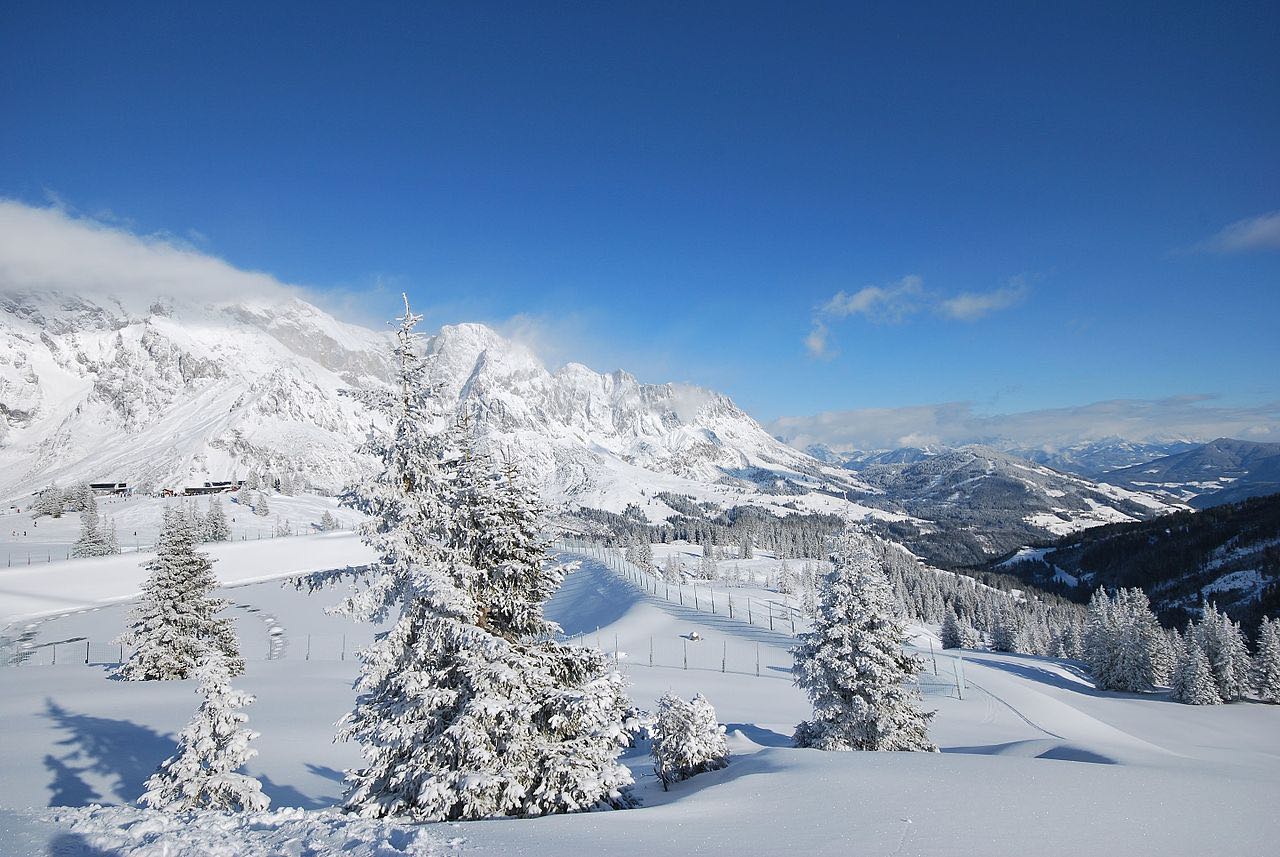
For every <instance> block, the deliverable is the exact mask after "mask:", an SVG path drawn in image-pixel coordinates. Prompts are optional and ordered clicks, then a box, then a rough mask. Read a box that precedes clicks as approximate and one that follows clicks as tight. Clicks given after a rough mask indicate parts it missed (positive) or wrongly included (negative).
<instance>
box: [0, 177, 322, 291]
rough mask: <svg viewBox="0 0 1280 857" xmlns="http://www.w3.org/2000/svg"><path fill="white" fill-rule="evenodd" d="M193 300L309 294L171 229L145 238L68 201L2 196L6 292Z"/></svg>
mask: <svg viewBox="0 0 1280 857" xmlns="http://www.w3.org/2000/svg"><path fill="white" fill-rule="evenodd" d="M19 290H47V291H61V292H68V293H71V294H77V295H99V296H114V297H119V298H122V299H126V300H127V299H129V298H142V299H146V300H150V299H153V298H154V297H156V296H158V295H168V296H172V297H180V298H189V299H192V300H198V301H199V300H209V301H226V300H236V299H241V298H250V297H252V298H258V299H266V300H283V299H287V298H290V297H302V298H306V297H307V295H306V293H305V292H304V290H303V289H301V288H299V287H297V286H292V285H289V284H287V283H283V282H281V281H280V280H278V279H276V278H275V277H273V276H272V275H270V274H266V273H262V272H259V271H245V270H242V269H240V268H236V267H235V266H233V265H231V264H229V263H227V262H224V261H223V260H221V259H218V258H217V257H215V256H211V255H209V254H207V253H204V252H201V251H199V250H197V249H194V248H193V247H191V246H190V245H188V244H186V243H184V242H182V241H181V240H178V239H175V238H174V237H173V236H171V235H159V236H145V235H138V234H135V233H133V232H130V231H127V230H125V229H123V228H121V227H118V226H114V225H111V224H107V223H103V222H101V221H98V220H93V219H90V218H86V217H77V216H75V215H73V214H71V213H69V212H68V211H67V210H66V209H65V208H63V207H61V206H50V207H47V208H41V207H36V206H30V205H26V204H24V203H21V202H17V201H15V200H6V199H0V291H19Z"/></svg>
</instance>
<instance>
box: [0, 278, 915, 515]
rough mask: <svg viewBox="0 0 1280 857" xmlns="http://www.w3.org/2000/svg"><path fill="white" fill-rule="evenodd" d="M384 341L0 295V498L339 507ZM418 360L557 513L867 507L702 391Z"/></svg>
mask: <svg viewBox="0 0 1280 857" xmlns="http://www.w3.org/2000/svg"><path fill="white" fill-rule="evenodd" d="M387 342H388V340H387V337H386V334H383V333H376V332H374V331H371V330H368V329H366V328H363V327H358V326H355V325H350V324H345V323H342V322H339V321H337V320H336V319H334V318H333V317H332V316H330V315H328V314H327V313H324V312H323V311H321V310H319V309H317V308H316V307H314V306H312V305H311V304H309V303H307V302H305V301H303V300H300V299H298V298H296V297H287V298H280V297H277V298H276V299H274V300H268V299H263V300H260V301H235V302H227V303H194V302H190V301H182V300H179V299H173V298H163V299H160V300H156V301H150V302H132V303H131V302H130V301H128V300H123V301H122V300H119V299H115V298H112V299H95V300H91V299H86V298H81V297H74V296H69V295H61V294H56V293H52V292H32V291H27V292H8V293H0V416H2V417H3V419H2V420H0V470H2V472H3V476H0V496H3V497H5V498H8V499H11V500H12V499H17V498H19V497H22V496H25V495H29V494H30V492H32V491H34V490H37V489H39V488H41V487H44V486H45V485H48V484H51V483H55V482H60V483H62V484H67V483H69V482H72V481H78V480H81V479H87V480H91V481H127V482H129V483H131V484H134V485H138V486H140V487H143V488H163V487H173V488H181V487H184V486H186V485H191V484H200V483H201V482H204V481H206V480H221V479H229V478H232V476H233V475H235V474H237V473H238V474H240V475H242V476H243V475H245V474H246V473H247V472H248V471H249V470H251V469H252V470H257V471H259V472H270V473H273V474H275V475H276V476H283V475H284V474H286V473H291V474H294V476H295V478H296V479H297V480H298V481H301V482H304V483H306V484H309V485H312V486H315V487H317V488H320V489H325V490H336V489H338V488H339V487H341V485H342V484H344V483H345V482H347V481H348V480H350V479H351V478H352V477H353V476H354V475H356V473H358V472H359V470H360V469H361V468H362V467H363V466H365V464H364V463H363V462H361V460H360V459H359V458H358V457H357V456H356V455H355V454H354V453H353V451H352V450H353V449H354V447H355V445H356V443H357V442H358V441H359V439H360V438H361V437H362V436H363V434H364V431H365V429H366V427H367V426H368V424H369V420H370V416H369V414H368V413H366V412H364V411H363V409H362V408H361V407H360V406H359V405H358V404H356V403H355V402H354V401H352V400H351V399H349V398H347V397H343V396H339V394H338V391H339V390H341V389H343V388H348V387H357V388H362V387H369V386H372V385H379V384H382V383H385V381H384V379H385V378H386V377H387V363H386V360H387V357H386V346H387ZM425 348H426V351H427V352H428V353H429V354H430V355H431V356H432V358H433V359H432V360H430V361H429V366H430V367H431V368H430V370H429V371H431V372H432V373H433V377H432V381H433V382H435V383H436V384H438V385H439V386H440V388H441V389H442V390H443V392H444V395H445V396H446V397H447V398H448V399H449V402H448V404H450V405H451V406H458V405H461V404H465V405H466V408H467V410H468V411H470V412H471V413H472V414H473V415H474V416H475V418H476V420H477V422H478V424H479V426H480V428H481V429H482V430H483V432H484V436H485V437H486V439H487V441H488V442H489V443H490V445H491V446H493V447H494V449H495V450H497V451H499V452H502V451H504V450H507V449H510V450H515V451H518V452H519V454H520V456H521V457H522V458H523V459H525V460H527V461H528V462H529V463H531V464H532V466H533V469H534V471H535V474H536V475H537V477H538V478H539V479H540V480H541V482H542V486H543V487H544V489H545V490H546V493H547V494H548V497H549V499H551V500H553V501H556V502H561V501H563V502H571V503H580V504H583V505H588V506H592V507H596V508H604V509H608V510H611V511H618V512H621V511H623V510H624V509H625V508H626V506H627V505H628V504H632V503H634V504H636V505H640V506H642V507H645V511H646V512H647V513H648V514H649V515H650V516H651V517H652V518H653V519H654V520H661V519H662V517H665V514H668V512H666V511H665V508H664V507H663V506H662V504H661V503H660V502H655V501H654V500H653V499H652V498H653V495H654V494H657V493H659V492H663V491H670V492H674V493H682V494H690V495H693V496H695V497H698V498H699V499H709V500H715V501H717V502H721V503H723V504H724V505H733V504H736V503H741V502H743V501H744V499H746V498H748V497H752V498H754V502H757V503H758V504H762V505H777V506H779V507H781V506H782V504H785V503H791V504H794V505H795V506H797V507H801V508H809V509H823V510H828V511H833V510H836V509H838V508H845V509H847V508H850V504H846V503H844V502H843V501H842V500H838V499H836V497H835V496H834V495H835V494H837V493H840V492H845V491H853V492H856V493H874V491H872V490H870V489H867V488H866V486H864V485H862V484H860V483H858V482H857V481H856V479H855V478H854V477H853V475H852V474H849V473H847V472H846V471H843V470H841V469H839V468H833V467H829V466H826V465H824V464H822V463H820V462H818V461H815V460H814V459H812V458H810V457H808V456H806V455H804V454H803V453H801V452H798V451H797V450H794V449H792V448H791V447H788V446H786V445H785V444H782V443H780V442H778V441H776V440H775V439H774V438H772V437H770V436H769V434H768V433H767V432H765V431H764V429H762V428H761V427H760V425H759V424H758V423H756V421H755V420H753V419H752V418H751V417H749V416H748V415H746V414H745V413H743V412H742V411H741V410H740V409H739V408H738V407H737V406H736V405H734V404H733V402H732V401H730V400H729V399H728V398H727V397H725V396H722V395H720V394H717V393H713V392H711V391H708V390H704V389H701V388H698V387H693V386H689V385H682V384H661V385H652V384H642V383H640V382H639V381H637V380H636V379H635V378H634V377H632V376H631V375H628V374H627V373H625V372H621V371H619V372H613V373H610V374H600V373H596V372H593V371H592V370H590V369H588V368H586V367H585V366H582V365H580V364H569V365H567V366H565V367H564V368H562V369H560V370H559V371H557V372H554V373H552V372H549V371H547V369H546V368H545V367H544V366H543V365H542V364H541V362H539V360H538V359H537V358H536V357H535V356H534V355H533V353H532V352H530V351H529V350H528V349H527V348H525V347H523V346H521V345H519V344H517V343H515V342H512V341H510V340H507V339H505V338H503V337H502V336H500V335H498V334H497V333H496V332H494V331H493V330H491V329H489V328H487V327H484V326H483V325H478V324H463V325H457V326H448V327H445V328H443V329H441V330H440V332H439V333H438V334H436V335H435V336H433V337H430V338H429V339H427V340H426V342H425ZM815 489H825V490H826V492H827V493H815ZM771 498H773V499H771ZM854 508H855V510H856V509H857V507H856V505H855V506H854ZM862 511H866V510H865V509H863V510H862ZM888 516H889V517H893V516H892V515H888Z"/></svg>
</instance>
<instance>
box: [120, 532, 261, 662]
mask: <svg viewBox="0 0 1280 857" xmlns="http://www.w3.org/2000/svg"><path fill="white" fill-rule="evenodd" d="M197 543H198V539H197V537H196V534H195V532H194V529H193V525H192V523H191V519H190V518H188V517H187V515H185V514H184V513H183V511H182V510H181V509H176V508H169V509H166V510H165V512H164V524H163V526H162V527H161V529H160V536H159V539H158V542H157V544H156V556H155V558H154V559H152V560H150V561H149V562H147V563H144V564H143V568H145V569H147V570H148V571H149V572H151V574H150V575H149V576H148V577H147V580H146V582H145V583H144V584H143V586H142V598H141V599H140V600H139V602H138V605H137V606H136V607H135V608H134V610H133V612H132V613H131V614H130V617H129V618H130V627H129V628H128V629H127V630H126V631H125V632H124V634H122V635H121V636H120V638H119V642H121V643H123V644H125V645H127V646H132V647H134V650H133V653H132V654H131V655H130V656H129V659H128V660H127V661H126V662H125V663H124V664H123V665H122V666H121V667H120V670H119V672H118V675H119V676H120V677H121V678H123V679H126V680H129V681H154V680H165V679H182V678H190V677H191V675H193V674H194V672H195V669H196V667H197V666H199V665H200V663H201V661H202V660H203V659H204V658H205V657H207V656H208V654H209V652H210V651H211V650H214V649H216V650H217V651H218V652H219V653H220V654H221V655H222V656H223V658H224V659H225V665H226V668H227V669H228V670H230V671H231V672H232V673H233V674H235V675H238V674H240V673H242V672H244V660H243V659H242V658H241V657H240V651H239V647H238V644H237V643H236V636H235V632H234V630H233V629H232V627H231V620H230V619H228V618H226V617H223V616H219V615H218V614H219V613H220V612H221V611H222V609H223V608H224V607H226V606H227V604H228V602H226V601H224V600H222V599H220V598H214V597H212V595H211V593H212V592H213V589H214V586H215V585H216V581H215V580H214V577H213V563H212V562H211V561H210V560H209V557H208V556H207V555H205V554H204V553H202V552H201V551H199V550H197V549H196V545H197Z"/></svg>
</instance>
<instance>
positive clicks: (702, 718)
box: [650, 692, 729, 790]
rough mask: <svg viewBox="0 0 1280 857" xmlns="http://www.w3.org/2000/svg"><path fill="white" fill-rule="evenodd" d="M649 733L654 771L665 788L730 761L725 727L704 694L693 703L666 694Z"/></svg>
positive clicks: (716, 768)
mask: <svg viewBox="0 0 1280 857" xmlns="http://www.w3.org/2000/svg"><path fill="white" fill-rule="evenodd" d="M650 732H651V735H652V737H653V751H652V752H653V770H654V773H656V774H657V775H658V779H660V780H662V788H663V789H664V790H665V789H667V788H668V787H669V786H670V785H671V784H672V783H674V782H679V781H680V780H687V779H688V778H689V777H692V776H694V775H695V774H700V773H702V772H703V771H715V770H719V769H720V768H723V767H725V766H726V765H728V764H729V748H728V746H727V745H726V744H725V740H724V727H723V726H721V725H720V724H719V723H717V722H716V710H715V708H713V707H712V706H711V703H710V702H708V701H707V698H706V697H705V696H703V695H702V694H698V695H697V696H695V697H694V698H693V700H692V701H690V702H686V701H684V700H683V699H681V698H680V697H678V696H676V695H675V694H674V693H670V692H668V693H665V694H663V695H662V698H661V699H659V700H658V712H657V720H656V722H655V723H654V724H653V727H652V729H651V730H650Z"/></svg>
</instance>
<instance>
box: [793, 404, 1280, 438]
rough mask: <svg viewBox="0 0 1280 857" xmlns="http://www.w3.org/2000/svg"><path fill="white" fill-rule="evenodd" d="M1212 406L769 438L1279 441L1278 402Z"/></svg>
mask: <svg viewBox="0 0 1280 857" xmlns="http://www.w3.org/2000/svg"><path fill="white" fill-rule="evenodd" d="M1211 402H1212V397H1209V396H1203V395H1186V396H1173V397H1169V398H1163V399H1111V400H1107V401H1102V402H1093V403H1091V404H1087V405H1079V406H1074V407H1066V408H1049V409H1045V410H1036V411H1022V412H1018V413H1011V414H982V413H978V412H977V411H975V409H974V407H973V404H972V403H970V402H945V403H942V404H936V405H915V406H909V407H902V408H864V409H860V410H852V411H827V412H825V413H820V414H813V415H811V416H801V417H783V418H781V419H778V420H775V421H774V422H773V423H771V424H770V426H769V430H770V431H771V432H772V433H774V434H775V435H777V436H778V437H781V438H782V439H783V440H785V441H786V442H788V443H790V444H792V445H794V446H798V447H800V448H804V447H806V446H810V445H813V444H824V445H826V446H829V447H831V448H832V449H835V450H840V451H852V450H875V449H896V448H898V447H904V446H925V445H930V444H940V445H945V446H955V445H960V444H966V443H987V444H993V445H996V446H1002V445H1009V446H1023V447H1039V448H1043V449H1046V450H1048V451H1052V450H1053V449H1055V448H1059V447H1064V446H1070V445H1071V444H1075V443H1082V442H1088V441H1094V440H1104V439H1107V438H1117V437H1118V438H1123V439H1125V440H1130V441H1136V442H1154V441H1169V440H1188V441H1207V440H1212V439H1214V438H1217V437H1238V438H1242V439H1245V440H1257V441H1280V402H1266V403H1263V404H1260V405H1253V406H1236V407H1231V406H1224V405H1213V404H1212V403H1211Z"/></svg>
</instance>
